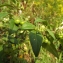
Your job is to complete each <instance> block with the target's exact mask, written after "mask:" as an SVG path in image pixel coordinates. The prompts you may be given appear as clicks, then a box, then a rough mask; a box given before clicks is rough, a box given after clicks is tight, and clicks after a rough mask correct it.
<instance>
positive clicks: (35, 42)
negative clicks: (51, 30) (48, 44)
mask: <svg viewBox="0 0 63 63" xmlns="http://www.w3.org/2000/svg"><path fill="white" fill-rule="evenodd" d="M29 39H30V43H31V46H32V49H33V52H34V54H35V56H36V57H37V56H38V54H39V51H40V48H41V45H42V37H41V34H38V33H36V32H30V34H29Z"/></svg>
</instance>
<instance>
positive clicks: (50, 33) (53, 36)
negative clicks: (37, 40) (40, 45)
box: [46, 29, 56, 39]
mask: <svg viewBox="0 0 63 63" xmlns="http://www.w3.org/2000/svg"><path fill="white" fill-rule="evenodd" d="M46 31H47V32H48V33H49V35H50V36H51V37H52V38H53V39H56V38H55V35H54V34H53V32H52V31H50V30H49V29H46Z"/></svg>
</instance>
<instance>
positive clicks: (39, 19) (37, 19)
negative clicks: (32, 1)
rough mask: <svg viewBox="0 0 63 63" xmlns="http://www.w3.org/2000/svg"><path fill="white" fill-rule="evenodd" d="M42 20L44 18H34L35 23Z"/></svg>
mask: <svg viewBox="0 0 63 63" xmlns="http://www.w3.org/2000/svg"><path fill="white" fill-rule="evenodd" d="M43 21H44V20H42V19H41V18H36V20H35V23H38V22H43Z"/></svg>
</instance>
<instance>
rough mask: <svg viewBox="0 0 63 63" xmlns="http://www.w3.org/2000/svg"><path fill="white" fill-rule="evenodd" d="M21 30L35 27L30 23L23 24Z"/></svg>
mask: <svg viewBox="0 0 63 63" xmlns="http://www.w3.org/2000/svg"><path fill="white" fill-rule="evenodd" d="M22 29H28V30H29V29H35V26H34V25H33V24H31V23H28V22H25V23H24V24H23V25H22Z"/></svg>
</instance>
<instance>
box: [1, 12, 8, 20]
mask: <svg viewBox="0 0 63 63" xmlns="http://www.w3.org/2000/svg"><path fill="white" fill-rule="evenodd" d="M6 16H8V13H7V12H0V19H2V18H4V17H6Z"/></svg>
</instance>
